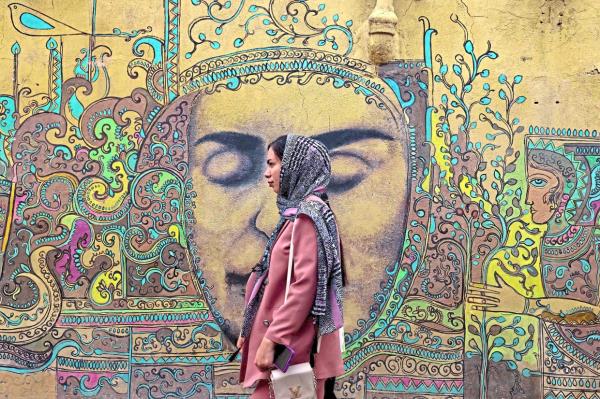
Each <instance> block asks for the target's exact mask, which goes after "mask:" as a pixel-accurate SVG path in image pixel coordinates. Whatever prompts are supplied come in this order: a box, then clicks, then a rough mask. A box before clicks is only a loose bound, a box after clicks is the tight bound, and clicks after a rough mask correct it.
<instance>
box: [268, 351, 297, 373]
mask: <svg viewBox="0 0 600 399" xmlns="http://www.w3.org/2000/svg"><path fill="white" fill-rule="evenodd" d="M295 354H296V352H294V350H293V349H292V348H289V347H287V346H285V345H281V344H277V345H275V359H274V360H273V364H274V365H275V367H277V368H278V369H279V370H281V371H282V372H283V373H285V372H286V371H287V369H288V367H289V366H290V363H291V362H292V359H293V358H294V355H295Z"/></svg>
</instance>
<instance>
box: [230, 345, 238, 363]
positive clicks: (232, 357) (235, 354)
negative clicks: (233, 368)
mask: <svg viewBox="0 0 600 399" xmlns="http://www.w3.org/2000/svg"><path fill="white" fill-rule="evenodd" d="M240 349H242V348H241V347H239V348H237V349H236V350H235V352H233V353H232V354H231V355H230V356H229V358H228V359H227V362H228V363H231V362H233V361H234V360H235V358H236V357H237V355H238V353H240Z"/></svg>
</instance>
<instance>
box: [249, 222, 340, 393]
mask: <svg viewBox="0 0 600 399" xmlns="http://www.w3.org/2000/svg"><path fill="white" fill-rule="evenodd" d="M292 226H293V227H294V229H295V231H294V269H293V275H292V282H291V285H290V289H289V293H288V299H287V302H285V304H284V296H285V286H286V281H287V267H288V256H289V253H290V241H291V239H292ZM267 279H268V280H267V284H266V285H265V291H264V296H263V298H262V301H261V303H260V306H259V309H258V313H257V315H256V318H255V319H254V324H253V325H252V331H251V333H250V336H249V337H248V338H247V339H246V340H245V342H244V347H243V349H242V350H243V352H242V364H241V368H240V382H241V383H243V386H244V387H246V388H247V387H250V386H252V385H253V384H254V383H255V382H256V381H258V380H266V379H268V378H269V374H270V372H269V371H260V370H259V369H258V368H257V367H256V365H255V364H254V359H255V357H256V352H257V350H258V347H259V345H260V343H261V341H262V339H263V337H267V338H268V339H270V340H271V341H273V342H276V343H279V344H283V345H286V346H288V347H290V348H292V349H293V350H294V351H295V353H296V356H295V357H294V358H293V359H292V361H291V364H298V363H304V362H308V361H309V357H310V351H311V349H312V346H313V342H314V338H315V335H316V326H315V324H314V322H313V316H312V315H311V314H310V311H311V309H312V305H313V302H314V299H315V295H316V292H317V231H316V228H315V225H314V223H313V221H312V220H311V219H310V218H309V217H308V216H305V215H300V216H298V218H297V219H296V221H295V222H294V223H293V224H292V223H291V222H289V221H287V222H286V223H285V224H284V226H283V228H282V230H281V232H280V233H279V236H278V237H277V239H276V240H275V244H274V245H273V249H272V252H271V261H270V266H269V271H268V276H267ZM255 280H256V275H255V274H254V273H252V274H251V276H250V278H249V279H248V283H247V284H246V303H248V301H249V299H250V297H251V295H252V294H253V293H252V288H253V287H254V281H255ZM314 357H315V366H314V372H315V376H316V378H317V379H323V378H329V377H334V376H339V375H341V374H343V372H344V365H343V362H342V354H341V348H340V339H339V331H334V332H333V333H331V334H327V335H325V336H323V338H321V346H320V351H319V353H316V354H315V356H314Z"/></svg>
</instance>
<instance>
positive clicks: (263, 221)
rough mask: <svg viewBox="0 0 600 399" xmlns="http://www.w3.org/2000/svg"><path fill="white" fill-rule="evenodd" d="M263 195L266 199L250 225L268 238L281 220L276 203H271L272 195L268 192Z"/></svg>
mask: <svg viewBox="0 0 600 399" xmlns="http://www.w3.org/2000/svg"><path fill="white" fill-rule="evenodd" d="M261 194H262V193H261ZM263 195H264V198H265V200H263V201H262V203H261V204H260V207H259V209H258V211H257V212H256V213H255V214H254V215H253V216H252V218H251V219H250V226H251V228H252V229H253V230H254V231H255V232H256V233H258V234H259V235H261V236H262V237H265V238H266V239H268V238H269V236H270V235H271V232H272V231H273V229H274V228H275V225H276V224H277V221H278V220H279V214H278V213H277V207H276V206H275V204H272V203H271V202H272V200H271V197H272V195H269V194H267V193H264V194H263Z"/></svg>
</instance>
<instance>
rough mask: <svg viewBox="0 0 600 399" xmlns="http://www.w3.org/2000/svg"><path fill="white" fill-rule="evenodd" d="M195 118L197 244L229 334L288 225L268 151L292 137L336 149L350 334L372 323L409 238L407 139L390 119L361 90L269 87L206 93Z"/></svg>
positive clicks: (334, 198) (335, 192)
mask: <svg viewBox="0 0 600 399" xmlns="http://www.w3.org/2000/svg"><path fill="white" fill-rule="evenodd" d="M193 112H194V115H193V116H192V117H193V122H192V124H191V127H190V130H189V135H190V137H189V145H190V152H191V153H190V170H191V175H192V180H193V184H194V190H195V191H196V193H197V197H196V204H195V205H196V206H195V208H194V213H195V218H196V220H197V223H196V224H195V226H193V237H192V240H193V241H194V243H195V244H196V246H197V247H198V250H199V254H200V258H201V261H200V262H201V264H200V266H201V268H202V272H203V274H204V278H205V279H206V281H207V283H208V285H209V286H212V287H213V288H212V294H213V295H214V296H215V297H216V304H215V306H216V307H217V309H218V310H219V311H220V312H221V313H222V315H223V316H224V317H225V318H227V319H229V320H230V322H231V324H230V327H229V330H228V331H227V333H228V334H229V335H230V336H235V334H237V332H238V331H239V323H240V321H241V317H242V313H243V309H244V297H243V294H244V287H245V283H246V280H247V278H248V276H249V274H250V271H251V268H252V267H253V266H254V265H255V264H256V263H257V262H258V261H259V260H260V258H261V256H262V254H263V250H264V247H265V244H266V242H267V239H268V237H269V236H270V234H271V232H272V231H273V228H274V227H275V225H276V224H277V221H278V220H279V215H278V210H277V206H276V195H274V193H273V191H275V192H277V191H278V189H279V167H280V162H279V163H278V159H276V156H274V155H275V154H274V153H273V152H272V151H267V149H266V145H267V143H270V142H272V141H273V140H275V139H276V138H277V137H279V136H281V135H283V134H289V133H296V134H302V135H306V136H311V137H313V138H315V139H318V140H321V141H322V142H323V143H324V144H325V145H326V146H327V147H328V148H329V153H330V157H331V162H332V170H333V173H332V181H331V183H330V185H329V187H328V193H329V197H330V200H331V204H332V208H333V211H334V213H335V215H336V219H337V221H338V225H339V228H340V231H341V238H342V240H343V244H344V260H345V264H346V270H347V275H348V279H349V285H348V286H347V287H346V302H345V309H344V316H345V320H346V328H347V329H352V328H354V327H356V325H357V320H358V319H359V318H363V319H365V318H367V317H368V314H369V308H370V306H371V305H372V304H373V303H374V302H375V300H374V298H373V295H374V294H375V293H376V292H378V291H379V290H380V284H381V282H382V281H383V280H384V279H385V278H386V277H387V276H386V273H385V268H386V267H387V266H388V265H390V264H392V263H395V262H396V260H397V258H398V254H399V251H400V249H401V244H402V242H403V238H404V223H405V215H406V211H405V209H406V207H407V203H408V195H407V194H408V190H409V189H408V185H407V165H408V161H407V150H406V146H407V141H408V138H407V137H404V135H403V134H402V133H401V131H400V128H399V127H398V126H397V124H396V122H395V121H394V120H393V118H392V117H391V115H390V113H389V112H388V111H387V110H381V109H379V108H377V107H376V106H375V105H373V104H367V103H366V102H365V98H364V96H362V95H357V94H355V93H354V91H353V90H352V89H341V90H340V89H335V88H333V87H332V86H331V85H330V84H329V86H320V85H317V84H308V85H303V86H301V85H296V84H291V85H290V84H288V85H285V86H280V85H277V84H275V82H265V81H262V82H260V83H259V84H256V85H252V86H249V85H246V86H242V87H241V88H240V89H239V90H237V91H234V92H232V91H223V92H219V93H215V94H212V95H209V96H205V97H203V98H202V100H201V101H200V102H199V104H198V105H197V107H196V108H195V110H194V111H193ZM265 159H267V162H268V163H267V169H266V170H265V169H264V167H263V165H264V162H265ZM263 177H264V178H266V179H267V182H268V183H269V186H270V188H269V187H267V185H266V184H264V182H263V181H262V178H263ZM271 188H272V190H271Z"/></svg>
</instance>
